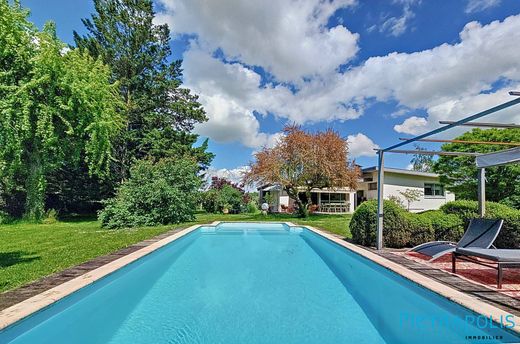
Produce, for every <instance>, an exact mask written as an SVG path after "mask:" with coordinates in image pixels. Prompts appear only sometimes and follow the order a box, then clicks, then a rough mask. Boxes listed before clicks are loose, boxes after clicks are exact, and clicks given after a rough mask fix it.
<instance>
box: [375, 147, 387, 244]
mask: <svg viewBox="0 0 520 344" xmlns="http://www.w3.org/2000/svg"><path fill="white" fill-rule="evenodd" d="M383 154H384V152H383V151H382V150H380V151H378V152H377V155H378V159H377V242H376V248H377V249H378V250H381V249H382V248H383V195H384V194H383V191H384V184H385V161H384V156H383Z"/></svg>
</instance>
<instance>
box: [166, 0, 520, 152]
mask: <svg viewBox="0 0 520 344" xmlns="http://www.w3.org/2000/svg"><path fill="white" fill-rule="evenodd" d="M160 2H161V3H162V4H163V7H164V11H162V12H161V13H160V15H159V18H158V20H159V21H161V22H168V23H172V25H171V28H172V30H173V31H174V32H175V33H177V34H190V35H194V37H195V38H194V40H193V41H192V43H191V46H190V47H189V49H188V50H187V51H186V53H185V55H184V64H183V67H184V76H185V83H186V85H187V86H188V87H190V88H191V89H193V90H194V91H195V92H196V93H197V94H199V95H200V96H201V98H200V100H201V102H202V104H203V105H204V107H205V108H206V110H207V113H208V117H209V121H208V122H207V123H204V124H201V125H199V126H197V131H198V132H199V133H200V134H202V135H205V136H209V137H210V138H212V139H214V140H216V141H219V142H233V141H238V142H241V143H243V144H244V145H246V146H248V147H251V148H255V149H256V148H259V147H261V146H263V145H266V144H269V142H272V141H273V140H275V135H276V134H275V135H273V134H270V133H264V132H262V131H261V125H260V122H259V119H260V118H261V117H262V116H268V115H273V116H276V117H278V118H281V119H282V120H286V121H289V122H296V123H300V124H303V123H309V122H322V121H333V120H341V121H344V120H350V119H355V118H358V117H360V116H362V115H363V112H364V111H365V108H366V107H367V106H369V105H370V104H371V103H372V102H374V101H381V102H386V101H395V102H396V103H397V105H398V108H400V109H406V111H402V112H399V111H398V112H399V113H397V112H396V114H395V115H396V116H397V115H398V114H403V115H406V112H407V111H408V110H409V112H413V111H414V109H421V110H424V111H425V112H426V114H427V115H426V116H425V117H417V116H412V117H409V118H406V119H404V120H403V122H402V123H401V124H398V125H396V126H395V128H394V129H395V130H396V131H399V132H402V133H410V134H412V133H413V134H416V133H419V132H420V131H426V130H428V129H429V128H432V127H434V126H435V125H438V124H437V121H438V120H439V119H441V118H442V119H445V118H450V117H448V116H451V117H452V118H454V117H456V116H461V115H466V114H468V113H471V112H472V111H473V110H477V111H478V110H481V109H484V108H486V107H488V106H491V105H494V104H497V103H498V102H500V101H501V100H503V99H509V96H507V93H506V91H507V88H503V89H499V90H494V85H495V84H496V82H497V81H501V83H503V82H505V83H506V84H507V85H515V83H518V82H519V81H520V64H519V63H518V47H517V45H516V44H514V43H513V42H517V41H520V15H516V16H510V17H508V18H506V19H505V20H503V21H494V22H492V23H489V24H487V25H481V24H480V23H478V22H470V23H468V24H467V25H466V26H465V27H464V28H463V29H462V31H461V32H460V35H459V37H460V40H459V41H458V42H456V43H452V44H447V43H445V44H441V45H439V46H436V47H433V48H431V49H427V50H423V51H418V52H414V53H399V52H393V53H390V54H388V55H385V56H376V57H371V58H368V59H367V60H366V61H364V62H362V63H361V64H360V65H358V66H356V67H352V66H350V67H349V68H347V69H346V70H345V71H343V72H339V71H338V69H337V67H338V66H339V65H341V64H344V63H346V62H347V63H348V61H350V59H351V58H352V57H353V56H355V54H356V52H357V49H358V47H357V40H358V35H357V34H355V33H352V32H350V31H349V30H348V29H347V27H346V26H348V23H345V26H343V25H340V26H336V27H332V28H329V27H327V22H328V21H329V19H330V17H331V16H332V15H333V14H334V12H335V11H337V10H338V9H340V8H343V7H347V6H350V5H352V4H353V3H354V0H342V1H320V0H311V1H303V0H296V1H293V0H280V1H275V0H269V1H267V3H265V2H254V1H247V0H241V1H231V0H226V1H218V2H211V1H210V2H207V1H206V2H204V1H202V0H191V1H188V0H177V1H173V0H160ZM468 6H469V4H468ZM481 6H482V5H481ZM472 8H473V7H472ZM474 8H477V7H474ZM398 31H399V30H398ZM217 49H219V50H217ZM216 50H217V53H215V51H216ZM252 66H260V67H262V68H263V69H264V70H266V71H269V72H270V73H271V74H272V77H273V78H272V79H271V78H270V77H269V78H267V79H264V80H263V79H262V76H261V75H260V74H259V73H257V72H256V70H257V69H256V68H253V67H252ZM303 77H305V78H304V79H303ZM271 80H275V81H287V82H282V83H279V82H271ZM509 116H512V113H509Z"/></svg>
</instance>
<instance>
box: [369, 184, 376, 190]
mask: <svg viewBox="0 0 520 344" xmlns="http://www.w3.org/2000/svg"><path fill="white" fill-rule="evenodd" d="M368 190H377V183H368Z"/></svg>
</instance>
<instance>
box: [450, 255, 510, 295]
mask: <svg viewBox="0 0 520 344" xmlns="http://www.w3.org/2000/svg"><path fill="white" fill-rule="evenodd" d="M457 259H459V260H463V261H466V262H470V263H475V264H478V265H482V266H485V267H488V268H492V269H495V270H497V289H502V275H503V272H502V269H505V268H516V269H518V268H520V262H499V261H497V262H495V261H491V260H488V261H482V260H481V259H478V258H473V257H472V256H469V255H467V254H461V253H458V252H456V251H455V252H452V254H451V271H452V272H453V273H456V265H457Z"/></svg>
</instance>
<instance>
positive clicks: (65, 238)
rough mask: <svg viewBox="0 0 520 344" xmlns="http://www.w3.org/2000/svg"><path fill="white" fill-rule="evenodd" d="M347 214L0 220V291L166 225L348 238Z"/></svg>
mask: <svg viewBox="0 0 520 344" xmlns="http://www.w3.org/2000/svg"><path fill="white" fill-rule="evenodd" d="M350 217H351V216H350V215H313V216H311V217H309V218H308V219H297V218H295V217H293V216H291V215H281V214H280V215H267V216H263V215H261V214H237V215H222V214H197V219H196V221H195V222H191V223H184V224H179V225H170V226H159V227H146V228H136V229H125V230H106V229H102V228H101V227H100V225H99V222H97V221H95V220H93V219H85V218H83V219H72V220H68V221H60V222H57V223H54V224H30V223H18V224H11V225H0V292H2V291H6V290H9V289H13V288H16V287H19V286H22V285H24V284H27V283H29V282H31V281H34V280H37V279H39V278H41V277H44V276H47V275H50V274H52V273H54V272H57V271H61V270H63V269H66V268H68V267H71V266H74V265H77V264H81V263H83V262H86V261H88V260H90V259H92V258H94V257H97V256H100V255H104V254H108V253H110V252H114V251H117V250H118V249H121V248H123V247H126V246H129V245H131V244H134V243H137V242H139V241H142V240H145V239H149V238H151V237H154V236H156V235H158V234H161V233H164V232H166V231H168V230H170V229H172V228H181V227H187V226H189V225H191V224H194V223H210V222H213V221H291V222H294V223H297V224H306V225H311V226H314V227H317V228H321V229H325V230H328V231H330V232H333V233H336V234H340V235H343V236H346V237H350V231H349V229H348V223H349V221H350Z"/></svg>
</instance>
